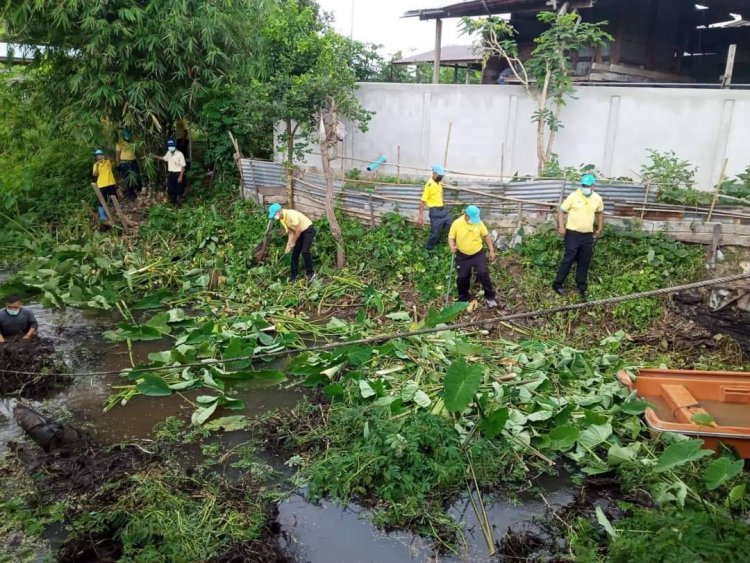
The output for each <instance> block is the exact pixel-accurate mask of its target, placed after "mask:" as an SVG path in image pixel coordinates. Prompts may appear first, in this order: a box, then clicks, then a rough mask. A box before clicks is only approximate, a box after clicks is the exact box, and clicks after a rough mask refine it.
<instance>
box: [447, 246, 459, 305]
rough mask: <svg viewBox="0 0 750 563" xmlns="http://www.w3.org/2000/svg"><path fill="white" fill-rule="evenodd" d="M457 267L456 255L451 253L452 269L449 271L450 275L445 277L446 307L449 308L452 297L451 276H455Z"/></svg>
mask: <svg viewBox="0 0 750 563" xmlns="http://www.w3.org/2000/svg"><path fill="white" fill-rule="evenodd" d="M455 265H456V255H455V254H453V253H451V268H450V270H448V275H447V276H445V306H446V307H447V306H448V300H449V299H450V297H451V275H452V274H453V267H454V266H455Z"/></svg>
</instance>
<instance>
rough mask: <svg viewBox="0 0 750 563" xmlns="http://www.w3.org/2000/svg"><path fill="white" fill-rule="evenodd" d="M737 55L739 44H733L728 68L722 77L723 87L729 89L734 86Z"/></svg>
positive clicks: (728, 55)
mask: <svg viewBox="0 0 750 563" xmlns="http://www.w3.org/2000/svg"><path fill="white" fill-rule="evenodd" d="M736 55H737V44H736V43H732V44H731V45H730V46H729V52H728V53H727V66H726V67H725V69H724V76H722V77H721V87H722V88H728V87H729V86H731V85H732V75H733V74H734V58H735V56H736Z"/></svg>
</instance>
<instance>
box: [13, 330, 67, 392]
mask: <svg viewBox="0 0 750 563" xmlns="http://www.w3.org/2000/svg"><path fill="white" fill-rule="evenodd" d="M0 366H2V371H0V397H7V396H11V395H13V396H20V397H33V398H44V397H46V396H49V395H51V394H52V393H54V392H55V391H57V390H59V389H61V388H62V387H64V386H65V385H67V384H68V383H70V378H69V377H65V376H62V375H52V376H51V375H46V374H49V373H56V372H60V371H64V370H65V366H64V364H63V363H62V361H60V360H59V359H58V357H57V356H56V354H55V346H54V344H53V342H52V340H50V339H49V338H35V339H32V340H21V339H16V340H8V341H5V342H0ZM28 373H34V374H37V375H28Z"/></svg>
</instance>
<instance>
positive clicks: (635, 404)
mask: <svg viewBox="0 0 750 563" xmlns="http://www.w3.org/2000/svg"><path fill="white" fill-rule="evenodd" d="M648 406H649V405H648V403H647V402H646V401H643V400H640V399H638V400H636V401H630V402H627V403H623V404H622V405H620V410H621V411H622V412H624V413H625V414H631V415H639V414H643V413H644V411H645V410H646V408H647V407H648Z"/></svg>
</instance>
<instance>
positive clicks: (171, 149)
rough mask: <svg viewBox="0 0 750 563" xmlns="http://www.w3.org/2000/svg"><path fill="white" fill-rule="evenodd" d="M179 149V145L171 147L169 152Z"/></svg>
mask: <svg viewBox="0 0 750 563" xmlns="http://www.w3.org/2000/svg"><path fill="white" fill-rule="evenodd" d="M176 150H177V147H169V152H174V151H176Z"/></svg>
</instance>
